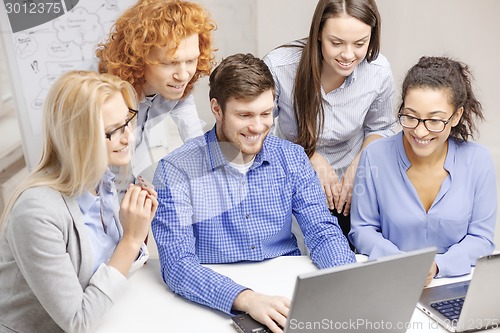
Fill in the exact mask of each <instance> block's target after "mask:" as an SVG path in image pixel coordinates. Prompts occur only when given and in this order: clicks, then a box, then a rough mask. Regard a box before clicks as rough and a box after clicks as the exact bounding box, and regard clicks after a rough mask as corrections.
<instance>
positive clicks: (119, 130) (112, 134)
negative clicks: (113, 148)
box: [104, 108, 138, 141]
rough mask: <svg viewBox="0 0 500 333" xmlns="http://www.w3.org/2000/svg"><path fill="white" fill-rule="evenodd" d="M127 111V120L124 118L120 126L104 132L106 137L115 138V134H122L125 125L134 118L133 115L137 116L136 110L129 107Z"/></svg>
mask: <svg viewBox="0 0 500 333" xmlns="http://www.w3.org/2000/svg"><path fill="white" fill-rule="evenodd" d="M128 112H129V116H128V118H127V120H125V124H123V125H121V126H120V127H117V128H115V129H114V130H111V131H109V132H106V133H104V134H105V135H106V139H108V140H109V141H111V140H113V139H116V138H117V137H118V136H117V134H123V133H124V132H125V127H127V126H128V124H129V123H130V122H131V121H132V119H134V118H135V116H137V113H138V111H137V110H134V109H131V108H129V109H128Z"/></svg>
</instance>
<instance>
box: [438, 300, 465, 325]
mask: <svg viewBox="0 0 500 333" xmlns="http://www.w3.org/2000/svg"><path fill="white" fill-rule="evenodd" d="M464 299H465V297H460V298H455V299H449V300H446V301H441V302H434V303H431V306H432V307H433V308H434V309H435V310H437V311H438V312H439V313H441V314H442V315H443V316H445V317H446V318H448V319H449V320H455V321H456V320H458V317H459V316H460V312H461V311H462V306H463V305H464Z"/></svg>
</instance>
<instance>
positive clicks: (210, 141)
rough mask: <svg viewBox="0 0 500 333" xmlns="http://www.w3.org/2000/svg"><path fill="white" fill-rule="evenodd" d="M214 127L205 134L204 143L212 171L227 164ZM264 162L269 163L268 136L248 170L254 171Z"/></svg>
mask: <svg viewBox="0 0 500 333" xmlns="http://www.w3.org/2000/svg"><path fill="white" fill-rule="evenodd" d="M215 127H216V125H214V127H213V128H212V129H211V130H210V131H208V132H207V133H205V142H206V144H207V150H208V157H209V159H210V166H211V169H212V171H215V169H217V168H219V167H223V166H225V165H228V164H229V161H228V160H227V159H226V157H225V156H224V154H223V153H222V150H221V149H220V146H219V141H218V140H217V135H216V133H215ZM264 162H267V163H271V154H270V152H269V134H268V136H267V137H266V138H265V139H264V143H263V145H262V149H261V150H260V152H258V153H257V155H255V160H254V162H253V164H252V166H251V167H250V169H249V170H252V169H255V168H257V167H259V166H260V165H262V164H263V163H264Z"/></svg>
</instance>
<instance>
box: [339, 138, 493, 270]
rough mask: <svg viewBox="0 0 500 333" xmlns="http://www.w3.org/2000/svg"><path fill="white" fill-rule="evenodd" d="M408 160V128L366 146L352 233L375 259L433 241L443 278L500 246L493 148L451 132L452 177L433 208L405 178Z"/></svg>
mask: <svg viewBox="0 0 500 333" xmlns="http://www.w3.org/2000/svg"><path fill="white" fill-rule="evenodd" d="M410 166H411V163H410V161H409V160H408V157H407V155H406V152H405V149H404V146H403V138H402V132H400V133H399V134H396V135H395V136H392V137H388V138H382V139H380V140H376V141H375V142H373V143H372V144H370V145H369V146H368V147H367V148H366V149H365V150H364V151H363V152H362V154H361V159H360V161H359V165H358V171H357V173H356V180H355V184H354V190H353V198H352V207H351V232H350V234H349V238H350V239H351V241H352V242H353V244H354V246H355V247H356V248H357V249H358V251H359V252H360V253H363V254H367V255H369V257H370V259H375V258H379V257H382V256H386V255H391V254H395V253H398V252H402V251H403V252H404V251H411V250H415V249H421V248H424V247H429V246H435V247H436V248H437V249H438V254H437V255H436V258H435V261H436V264H437V265H438V267H439V273H438V277H447V276H458V275H463V274H467V273H470V270H471V266H474V265H475V263H476V260H477V258H478V257H480V256H483V255H487V254H490V253H492V252H493V250H494V244H493V236H494V229H495V223H496V213H497V191H496V180H495V169H494V165H493V161H492V159H491V156H490V153H489V152H488V150H487V149H486V148H485V147H483V146H481V145H479V144H476V143H473V142H463V143H460V142H458V141H456V140H455V139H453V138H450V139H449V140H448V154H447V156H446V160H445V163H444V168H445V169H446V171H448V173H449V175H448V177H447V178H446V179H445V180H444V182H443V184H442V185H441V188H440V190H439V193H438V195H437V196H436V198H435V200H434V202H433V204H432V206H431V207H430V209H429V211H428V212H426V211H425V209H424V207H423V205H422V203H421V201H420V199H419V197H418V194H417V191H416V190H415V188H414V187H413V184H412V183H411V181H410V179H409V178H408V176H407V173H406V171H407V170H408V169H409V168H410Z"/></svg>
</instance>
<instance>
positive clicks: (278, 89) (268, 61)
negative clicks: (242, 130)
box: [262, 55, 281, 132]
mask: <svg viewBox="0 0 500 333" xmlns="http://www.w3.org/2000/svg"><path fill="white" fill-rule="evenodd" d="M262 60H263V61H264V62H265V64H266V65H267V67H268V68H269V71H270V72H271V75H272V76H273V79H274V85H275V89H274V90H275V95H274V110H273V117H275V118H276V117H278V116H279V113H280V105H279V99H280V92H281V84H280V80H279V78H278V76H277V75H276V71H275V70H274V66H273V63H272V60H271V57H270V56H269V55H266V56H265V57H264V58H262ZM271 132H272V131H271Z"/></svg>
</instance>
